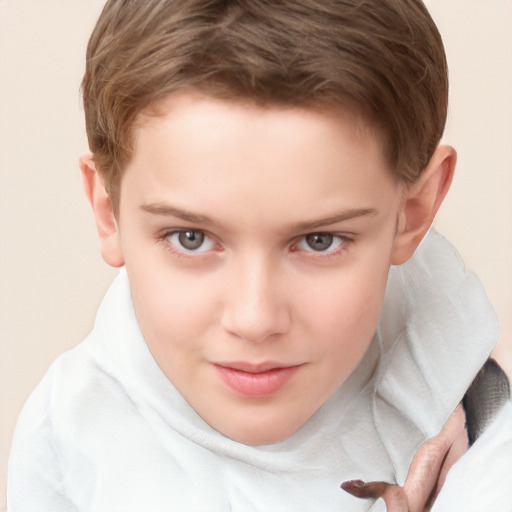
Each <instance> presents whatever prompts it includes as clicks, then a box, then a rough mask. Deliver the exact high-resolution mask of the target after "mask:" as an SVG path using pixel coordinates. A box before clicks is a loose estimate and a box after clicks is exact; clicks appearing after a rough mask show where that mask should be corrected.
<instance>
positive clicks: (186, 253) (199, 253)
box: [157, 228, 354, 260]
mask: <svg viewBox="0 0 512 512" xmlns="http://www.w3.org/2000/svg"><path fill="white" fill-rule="evenodd" d="M182 233H197V234H201V235H204V236H205V238H206V239H207V240H209V241H210V242H211V243H212V244H213V245H214V246H216V247H213V248H212V249H204V250H187V248H186V247H183V246H182V247H181V248H178V247H177V245H176V243H173V242H172V241H171V238H172V237H173V236H175V235H178V236H179V235H180V234H182ZM309 236H330V237H332V238H333V242H334V241H335V240H336V239H337V240H338V243H339V245H338V246H337V247H336V248H335V249H329V248H327V249H326V250H325V251H315V250H313V249H311V250H308V249H300V248H298V246H299V244H301V243H307V242H306V238H307V237H309ZM157 241H158V242H160V243H162V244H163V245H164V247H165V248H166V249H167V250H168V251H170V252H172V253H173V254H174V255H175V256H177V257H178V258H198V257H208V256H209V255H210V254H211V251H212V250H213V251H215V252H221V251H222V246H221V245H220V244H219V243H218V242H217V241H216V240H215V238H214V237H213V236H211V235H210V234H209V233H207V232H206V231H204V230H201V229H193V228H180V229H173V230H170V231H165V232H163V233H162V234H161V235H158V237H157ZM353 242H354V239H353V237H351V236H348V235H346V234H341V233H331V232H328V231H318V232H312V233H306V234H305V235H301V236H300V237H298V240H297V241H296V242H294V243H292V244H291V246H290V251H291V252H293V253H296V252H299V251H300V252H303V253H305V254H306V255H307V256H306V257H309V258H315V259H322V260H324V259H326V258H331V257H336V256H339V255H341V254H342V253H344V252H345V251H347V250H348V248H349V247H350V245H351V244H352V243H353Z"/></svg>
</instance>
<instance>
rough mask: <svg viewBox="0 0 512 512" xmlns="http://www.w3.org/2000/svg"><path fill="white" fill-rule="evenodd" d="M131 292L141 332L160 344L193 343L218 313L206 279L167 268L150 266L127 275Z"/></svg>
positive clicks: (165, 345)
mask: <svg viewBox="0 0 512 512" xmlns="http://www.w3.org/2000/svg"><path fill="white" fill-rule="evenodd" d="M130 282H131V286H132V295H133V301H134V305H135V310H136V312H137V318H138V320H139V323H140V326H141V329H142V332H143V334H144V337H145V338H146V341H147V342H148V344H150V345H152V346H153V347H155V346H157V345H158V346H161V348H162V350H164V349H165V348H166V347H167V348H169V345H172V348H176V347H177V346H178V345H180V344H183V345H187V344H190V340H191V339H194V342H196V343H197V340H198V338H199V335H200V334H201V333H202V332H204V331H205V330H208V329H210V328H211V325H212V322H213V320H214V319H215V318H216V316H218V314H217V309H218V307H217V303H216V300H215V296H214V293H213V292H214V291H215V290H216V289H218V287H216V286H210V284H209V280H208V279H200V280H197V279H195V280H193V281H191V280H189V279H187V278H186V276H183V275H182V274H181V273H177V272H171V271H170V270H169V269H160V270H159V269H157V268H153V269H151V270H148V271H147V272H145V273H144V275H136V276H130Z"/></svg>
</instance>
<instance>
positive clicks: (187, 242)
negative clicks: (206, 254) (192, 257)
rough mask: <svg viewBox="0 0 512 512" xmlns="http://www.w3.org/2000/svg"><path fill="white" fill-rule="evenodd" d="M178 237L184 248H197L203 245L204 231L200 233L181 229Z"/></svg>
mask: <svg viewBox="0 0 512 512" xmlns="http://www.w3.org/2000/svg"><path fill="white" fill-rule="evenodd" d="M178 239H179V241H180V244H181V245H182V246H183V247H185V249H188V250H189V251H193V250H194V249H199V247H201V245H203V242H204V233H201V232H200V231H182V232H181V233H180V234H179V235H178Z"/></svg>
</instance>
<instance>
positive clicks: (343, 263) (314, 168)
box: [118, 93, 400, 444]
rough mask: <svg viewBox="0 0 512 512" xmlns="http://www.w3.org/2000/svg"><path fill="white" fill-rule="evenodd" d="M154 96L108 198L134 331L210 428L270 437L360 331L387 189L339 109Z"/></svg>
mask: <svg viewBox="0 0 512 512" xmlns="http://www.w3.org/2000/svg"><path fill="white" fill-rule="evenodd" d="M162 107H163V108H164V109H165V110H164V112H165V113H164V114H163V115H160V116H155V117H147V118H144V119H142V120H141V123H140V125H139V127H138V128H137V132H136V134H137V138H136V147H135V153H134V157H133V159H132V161H131V163H130V164H129V165H128V167H127V169H126V171H125V174H124V175H123V179H122V182H121V189H120V190H121V193H120V198H121V199H120V204H119V212H118V230H119V233H118V235H119V241H120V242H119V243H120V251H121V253H122V258H123V260H124V262H125V265H126V268H127V272H128V275H129V279H130V283H131V287H132V294H133V301H134V305H135V310H136V314H137V317H138V320H139V323H140V326H141V329H142V332H143V335H144V337H145V339H146V342H147V344H148V346H149V349H150V350H151V352H152V354H153V356H154V358H155V360H156V362H157V363H158V365H159V366H160V367H161V369H162V370H163V371H164V373H165V374H166V375H167V377H168V378H169V379H170V380H171V382H172V383H173V384H174V385H175V387H176V388H177V389H178V390H179V391H180V392H181V394H182V395H183V396H184V397H185V399H186V400H187V401H188V402H189V403H190V405H191V406H192V407H193V408H194V409H195V410H196V411H197V413H198V414H199V415H200V416H201V417H202V418H203V419H204V420H205V421H206V422H207V423H208V424H210V425H211V426H212V427H213V428H215V429H216V430H218V431H219V432H221V433H222V434H224V435H226V436H228V437H230V438H232V439H234V440H237V441H240V442H243V443H249V444H262V443H272V442H277V441H279V440H282V439H284V438H286V437H288V436H289V435H291V434H292V433H294V432H295V431H297V430H298V429H299V428H300V427H301V426H302V425H304V424H305V423H306V422H307V421H308V419H309V418H310V417H311V416H312V415H313V414H314V413H315V412H316V411H317V410H318V409H319V407H320V406H321V405H322V404H323V403H324V402H325V401H326V399H327V398H328V397H329V396H330V395H331V394H332V393H333V392H334V390H335V389H336V388H337V387H338V386H339V385H340V384H341V383H342V382H343V381H344V380H345V379H346V377H347V376H348V375H349V374H350V373H351V372H352V370H353V369H354V368H355V367H356V365H357V364H358V363H359V361H360V360H361V358H362V356H363V355H364V353H365V351H366V349H367V347H368V345H369V342H370V340H371V338H372V335H373V333H374V331H375V327H376V324H377V320H378V317H379V312H380V308H381V304H382V301H383V295H384V291H385V287H386V280H387V275H388V270H389V266H390V261H391V258H392V250H393V244H394V239H395V233H396V226H397V218H398V216H399V211H400V195H399V193H398V188H399V187H398V185H397V183H396V179H395V178H394V177H393V176H392V175H391V173H390V170H389V169H388V167H387V164H386V162H385V159H384V157H383V155H382V150H381V147H380V146H379V143H378V139H377V137H376V136H375V135H373V134H372V132H371V131H370V130H365V129H363V128H361V126H359V128H358V129H357V130H356V129H355V128H354V121H353V118H351V117H348V116H343V114H342V113H340V112H336V113H332V112H325V111H314V110H310V109H300V108H278V107H275V108H274V107H267V108H262V107H257V106H254V105H251V104H239V103H230V102H227V101H223V100H217V99H212V98H208V97H205V96H201V95H199V94H185V93H180V94H175V95H172V96H170V97H169V98H168V99H167V100H166V102H165V104H164V105H163V106H162Z"/></svg>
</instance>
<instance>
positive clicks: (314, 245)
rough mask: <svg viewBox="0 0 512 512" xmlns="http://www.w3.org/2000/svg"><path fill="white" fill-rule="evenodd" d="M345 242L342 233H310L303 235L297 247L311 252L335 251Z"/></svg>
mask: <svg viewBox="0 0 512 512" xmlns="http://www.w3.org/2000/svg"><path fill="white" fill-rule="evenodd" d="M344 243H345V239H344V238H343V237H342V236H340V235H333V234H332V233H309V234H308V235H305V236H304V237H302V239H301V240H300V241H299V243H298V244H297V249H299V250H301V251H310V252H333V251H335V250H336V249H338V248H339V247H341V246H342V245H343V244H344Z"/></svg>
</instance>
